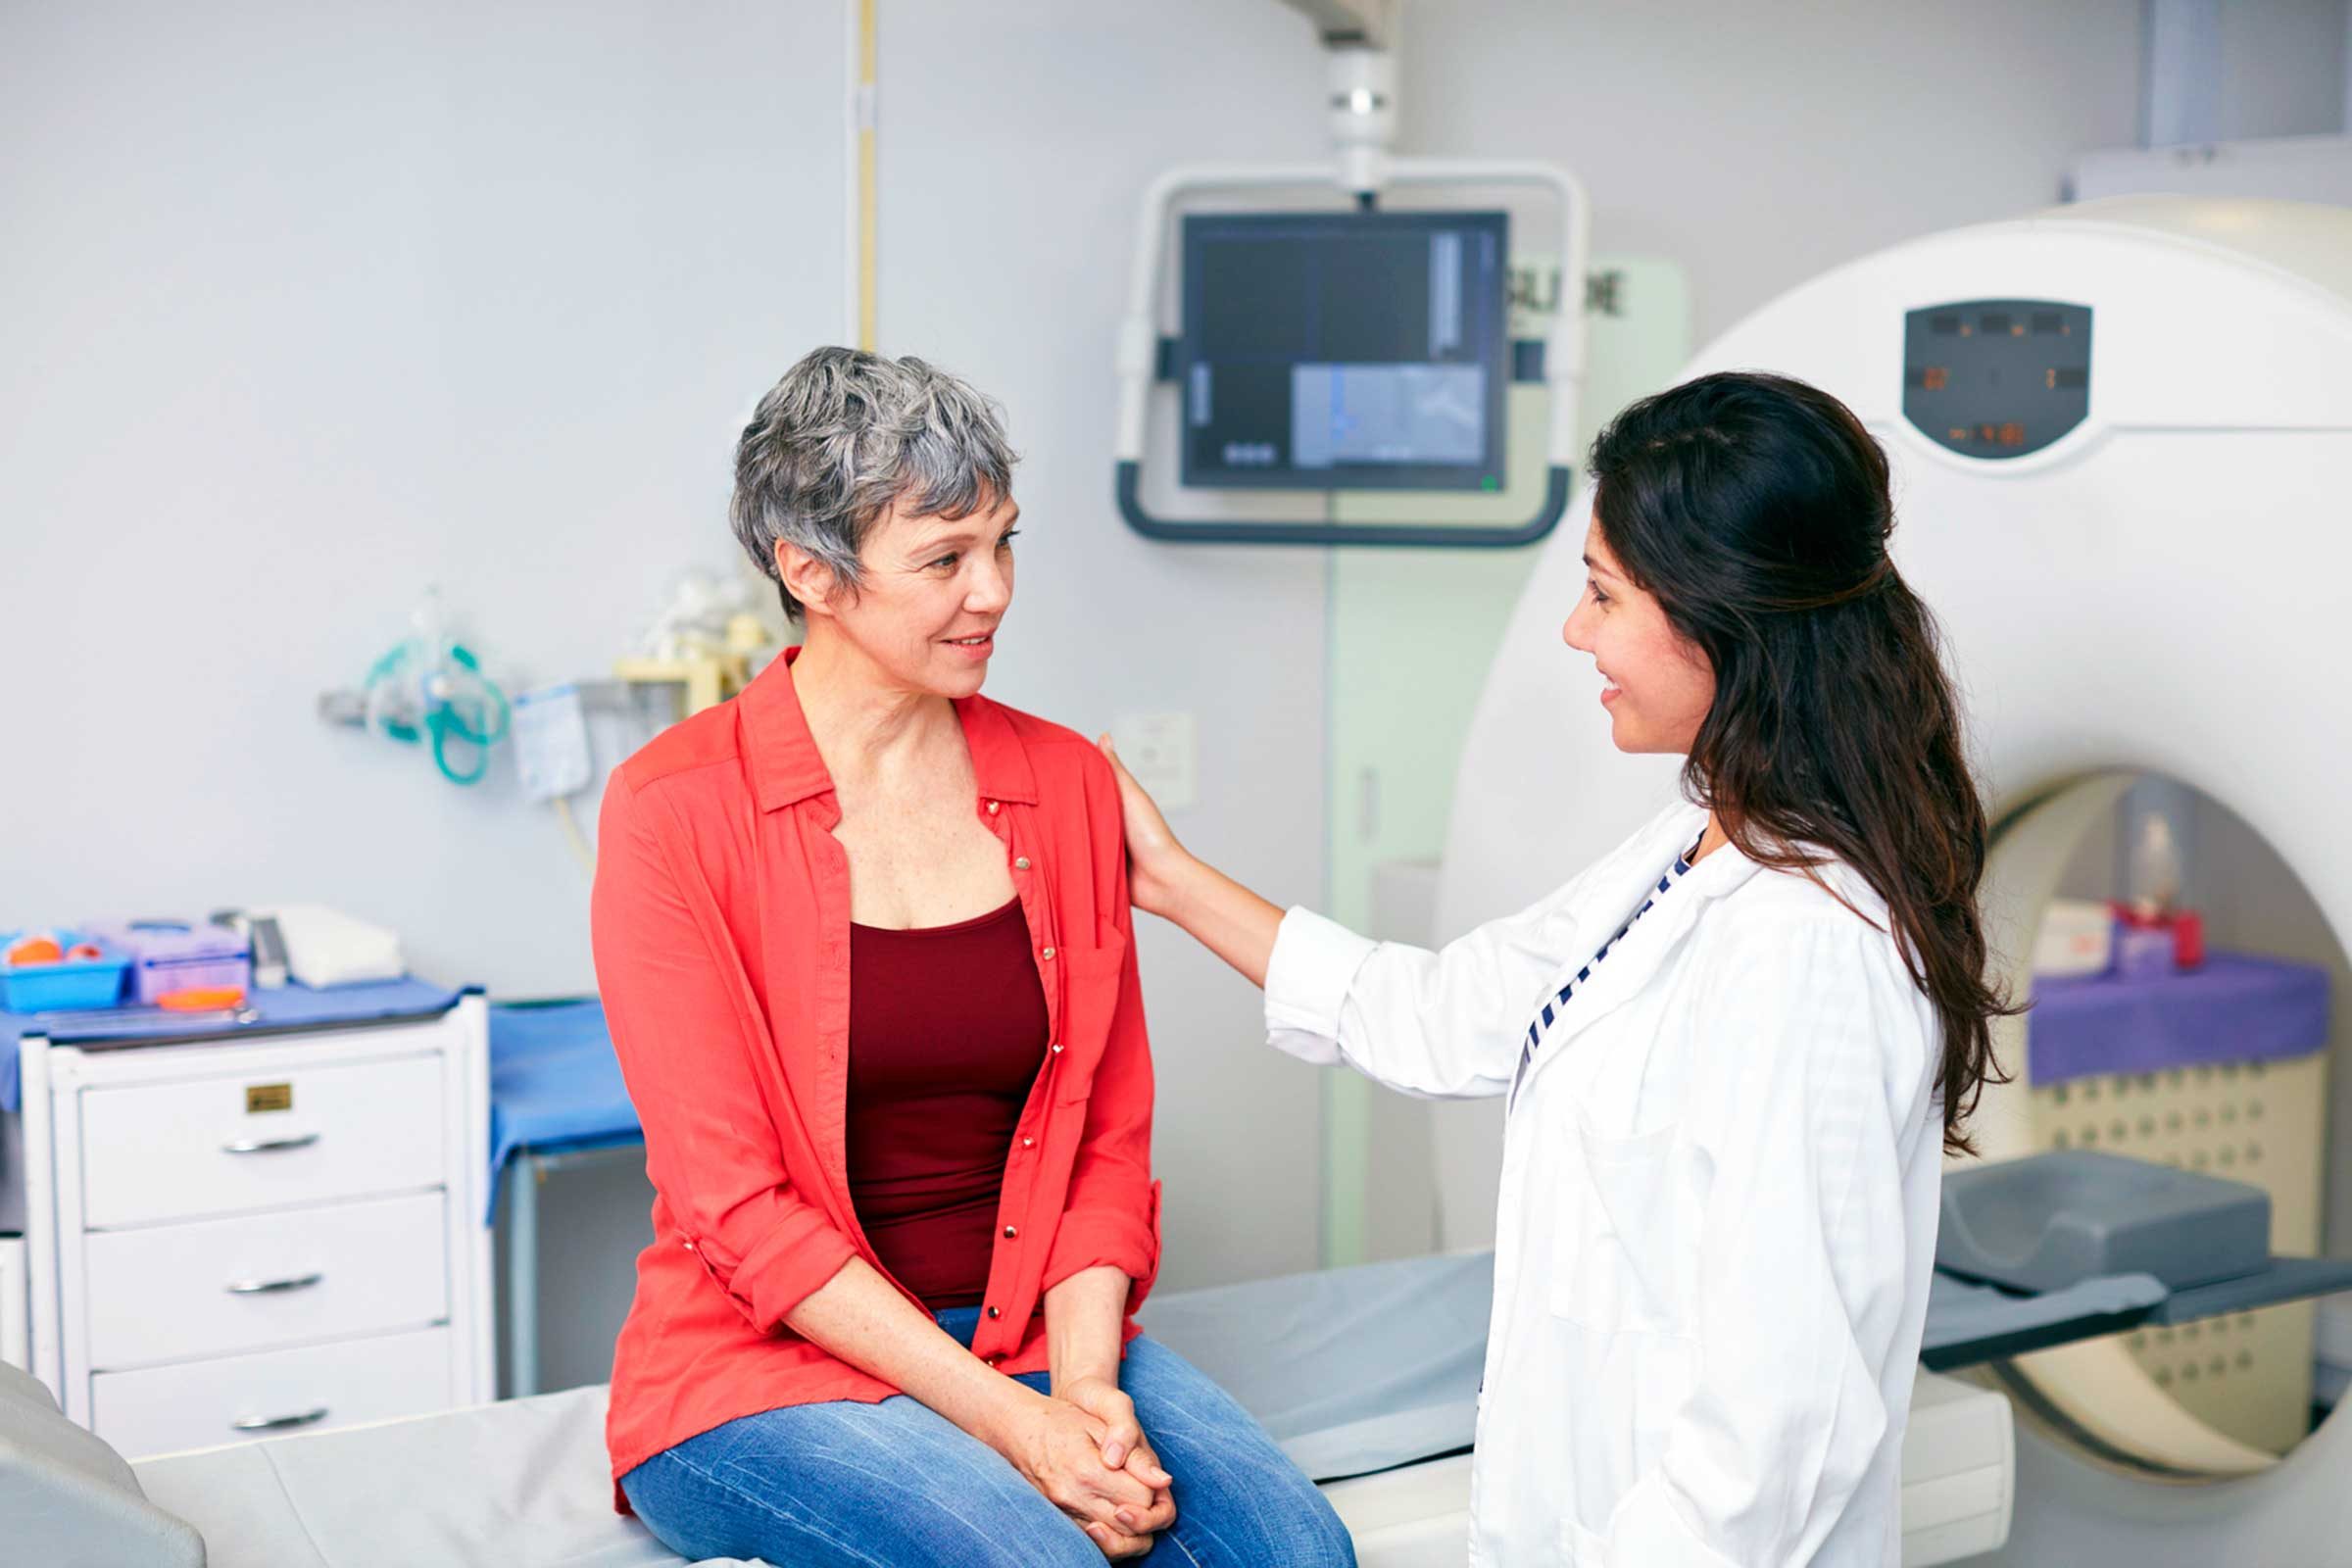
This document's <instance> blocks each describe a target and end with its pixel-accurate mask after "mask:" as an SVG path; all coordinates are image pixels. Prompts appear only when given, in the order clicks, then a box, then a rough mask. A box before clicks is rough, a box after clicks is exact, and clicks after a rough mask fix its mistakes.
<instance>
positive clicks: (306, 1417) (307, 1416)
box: [228, 1404, 326, 1432]
mask: <svg viewBox="0 0 2352 1568" xmlns="http://www.w3.org/2000/svg"><path fill="white" fill-rule="evenodd" d="M325 1419H326V1406H325V1405H323V1404H322V1405H320V1406H319V1408H318V1409H316V1410H305V1411H303V1412H302V1413H301V1414H300V1415H249V1416H247V1417H246V1418H245V1419H244V1420H242V1421H231V1422H230V1423H229V1424H228V1427H229V1430H230V1431H231V1432H283V1431H284V1430H285V1429H286V1428H288V1427H307V1426H309V1425H311V1424H312V1423H313V1422H317V1421H323V1420H325Z"/></svg>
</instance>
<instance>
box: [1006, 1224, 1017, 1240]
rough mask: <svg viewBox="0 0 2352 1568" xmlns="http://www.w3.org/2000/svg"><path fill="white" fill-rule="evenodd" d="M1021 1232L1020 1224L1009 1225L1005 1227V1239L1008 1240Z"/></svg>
mask: <svg viewBox="0 0 2352 1568" xmlns="http://www.w3.org/2000/svg"><path fill="white" fill-rule="evenodd" d="M1020 1234H1021V1228H1020V1227H1019V1226H1018V1225H1007V1226H1005V1240H1006V1241H1008V1242H1009V1241H1011V1240H1012V1239H1013V1238H1014V1237H1015V1236H1018V1235H1020Z"/></svg>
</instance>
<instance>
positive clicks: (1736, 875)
mask: <svg viewBox="0 0 2352 1568" xmlns="http://www.w3.org/2000/svg"><path fill="white" fill-rule="evenodd" d="M1705 821H1706V817H1705V813H1704V812H1693V813H1692V814H1691V817H1690V818H1689V819H1688V820H1682V819H1677V820H1676V821H1674V822H1672V823H1670V824H1668V825H1667V826H1666V827H1665V828H1664V829H1663V830H1662V832H1661V833H1660V834H1659V835H1658V836H1657V838H1656V839H1655V840H1654V841H1653V840H1651V839H1649V838H1647V837H1646V836H1645V838H1644V840H1643V841H1642V843H1641V850H1642V853H1641V854H1640V855H1637V856H1635V857H1633V858H1632V862H1631V863H1630V865H1629V867H1628V873H1629V874H1627V875H1622V876H1612V877H1609V878H1607V879H1605V880H1604V881H1603V883H1602V885H1601V886H1599V887H1596V888H1595V889H1594V891H1593V898H1594V899H1595V900H1596V901H1603V902H1597V903H1595V904H1594V905H1593V909H1594V911H1595V912H1596V913H1599V912H1601V911H1605V910H1608V909H1612V908H1613V909H1615V910H1616V913H1615V914H1614V915H1609V916H1607V917H1606V918H1604V919H1603V920H1601V921H1599V922H1597V923H1596V927H1597V928H1588V929H1590V934H1591V936H1592V941H1591V942H1590V944H1588V946H1589V947H1590V948H1591V949H1592V950H1593V951H1597V950H1598V948H1599V946H1600V943H1601V942H1602V941H1603V940H1605V939H1606V938H1607V937H1608V936H1609V935H1610V934H1612V933H1614V932H1615V931H1616V930H1617V929H1618V928H1619V927H1620V926H1621V925H1623V924H1624V921H1625V919H1626V917H1627V916H1629V915H1631V914H1632V913H1633V912H1634V911H1635V910H1636V909H1638V908H1640V907H1642V903H1643V901H1644V900H1646V899H1649V898H1651V897H1653V896H1654V897H1655V899H1656V901H1657V902H1656V903H1655V904H1654V905H1652V906H1651V907H1650V909H1649V912H1648V913H1646V914H1644V915H1642V918H1640V919H1639V920H1636V921H1634V923H1633V925H1632V927H1631V928H1630V929H1627V930H1626V932H1625V935H1624V936H1623V937H1621V938H1619V939H1618V940H1617V941H1616V942H1614V943H1613V944H1611V946H1610V948H1609V954H1608V956H1607V957H1606V958H1604V959H1602V960H1601V961H1600V962H1598V963H1592V961H1591V960H1592V954H1591V952H1588V953H1587V954H1586V956H1584V957H1582V958H1579V959H1577V960H1576V965H1577V967H1578V968H1583V967H1585V966H1587V965H1588V964H1590V965H1591V972H1590V973H1589V974H1588V975H1587V976H1586V977H1585V978H1584V979H1583V980H1581V981H1578V982H1577V984H1576V987H1575V989H1574V990H1573V991H1572V992H1571V993H1570V994H1569V998H1568V1000H1567V1002H1566V1003H1564V1004H1562V1003H1555V1004H1554V1006H1555V1007H1556V1009H1557V1010H1556V1013H1555V1015H1554V1017H1553V1019H1552V1022H1551V1025H1550V1027H1549V1028H1547V1029H1545V1030H1544V1033H1543V1037H1542V1040H1541V1043H1540V1044H1539V1045H1538V1046H1537V1048H1536V1052H1535V1054H1534V1056H1533V1058H1532V1059H1530V1060H1529V1062H1528V1064H1527V1067H1526V1070H1525V1071H1524V1072H1522V1073H1521V1074H1520V1076H1519V1082H1518V1084H1517V1086H1516V1087H1515V1088H1514V1089H1513V1091H1512V1096H1511V1098H1512V1102H1513V1103H1514V1104H1515V1103H1517V1100H1518V1097H1519V1096H1520V1095H1522V1094H1524V1093H1526V1091H1527V1085H1528V1083H1529V1082H1530V1081H1531V1080H1533V1079H1534V1078H1535V1076H1536V1075H1537V1074H1538V1073H1540V1072H1542V1071H1543V1070H1544V1067H1545V1065H1546V1064H1547V1063H1549V1062H1552V1061H1555V1060H1557V1059H1559V1058H1560V1057H1561V1056H1564V1055H1566V1054H1568V1053H1569V1052H1570V1051H1571V1050H1573V1049H1574V1047H1575V1042H1576V1039H1577V1037H1578V1036H1579V1035H1581V1034H1583V1033H1584V1032H1585V1031H1586V1030H1588V1029H1590V1028H1591V1027H1592V1026H1593V1024H1595V1023H1598V1022H1599V1021H1600V1020H1601V1019H1603V1018H1605V1017H1607V1016H1608V1015H1609V1014H1610V1013H1611V1012H1613V1011H1615V1010H1616V1009H1617V1008H1618V1007H1619V1006H1621V1005H1624V1004H1625V1003H1626V1002H1627V1001H1628V1000H1630V999H1631V998H1633V997H1636V996H1639V995H1640V994H1641V993H1642V990H1643V988H1645V987H1646V986H1648V985H1649V983H1650V982H1651V981H1652V980H1654V979H1655V978H1656V977H1657V973H1658V970H1659V968H1660V967H1661V966H1662V965H1664V963H1665V962H1666V960H1667V958H1668V957H1670V956H1672V955H1673V953H1674V951H1675V950H1676V949H1677V948H1679V947H1680V946H1681V945H1682V944H1683V942H1684V941H1685V940H1686V939H1687V938H1688V937H1689V936H1690V935H1691V930H1692V929H1693V928H1694V927H1696V925H1697V924H1698V917H1699V915H1700V914H1701V913H1702V912H1704V910H1705V908H1706V907H1707V905H1708V904H1710V903H1711V902H1713V901H1714V900H1716V899H1719V898H1722V897H1723V896H1724V895H1725V894H1727V893H1730V892H1731V891H1732V890H1733V889H1735V888H1737V887H1739V886H1740V884H1741V883H1744V882H1745V881H1746V880H1747V879H1748V878H1749V877H1750V876H1753V875H1754V874H1755V872H1756V865H1755V862H1754V861H1752V860H1749V859H1748V858H1746V857H1745V856H1742V855H1741V854H1740V852H1739V851H1738V850H1735V849H1733V848H1731V847H1730V846H1729V845H1726V846H1725V847H1724V848H1722V849H1719V850H1717V851H1716V852H1715V853H1714V854H1712V855H1710V856H1708V857H1707V858H1705V859H1703V860H1701V861H1699V862H1698V864H1696V865H1694V866H1692V867H1691V869H1690V870H1689V871H1688V872H1686V873H1684V874H1683V875H1682V876H1681V877H1679V878H1677V879H1676V880H1675V882H1674V884H1673V886H1672V887H1671V888H1669V889H1668V890H1667V891H1665V892H1663V893H1661V892H1659V891H1658V880H1659V878H1660V877H1661V876H1663V875H1664V874H1665V872H1664V869H1663V868H1664V867H1665V866H1669V865H1671V864H1672V863H1673V861H1674V858H1675V857H1676V856H1677V855H1679V854H1680V853H1681V852H1682V851H1684V850H1687V849H1689V848H1690V847H1691V840H1693V839H1695V838H1696V837H1697V836H1698V833H1699V830H1700V828H1701V827H1702V826H1703V825H1704V823H1705ZM1619 884H1622V885H1619ZM1586 934H1587V930H1580V931H1579V933H1578V936H1579V940H1580V942H1581V941H1582V940H1583V938H1584V937H1585V935H1586ZM1574 973H1575V970H1574V969H1570V970H1566V971H1564V972H1563V973H1562V974H1561V976H1560V978H1559V980H1558V981H1555V982H1554V984H1555V986H1556V985H1559V984H1564V983H1565V982H1566V981H1567V980H1568V978H1569V976H1571V975H1573V974H1574Z"/></svg>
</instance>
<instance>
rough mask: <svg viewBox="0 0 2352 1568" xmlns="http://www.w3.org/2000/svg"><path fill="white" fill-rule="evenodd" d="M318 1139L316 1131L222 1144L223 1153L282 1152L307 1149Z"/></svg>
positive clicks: (242, 1139)
mask: <svg viewBox="0 0 2352 1568" xmlns="http://www.w3.org/2000/svg"><path fill="white" fill-rule="evenodd" d="M318 1141H319V1135H318V1134H317V1133H304V1134H302V1135H300V1136H299V1137H295V1138H240V1139H238V1140H237V1141H236V1142H235V1143H233V1144H222V1145H221V1152H222V1153H224V1154H282V1153H284V1152H286V1151H287V1150H289V1149H308V1148H310V1147H311V1146H312V1145H313V1144H315V1143H317V1142H318Z"/></svg>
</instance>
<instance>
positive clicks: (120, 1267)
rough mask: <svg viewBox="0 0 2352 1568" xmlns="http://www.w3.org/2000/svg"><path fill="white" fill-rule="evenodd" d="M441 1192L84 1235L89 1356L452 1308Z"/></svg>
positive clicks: (174, 1356) (219, 1345) (147, 1360)
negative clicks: (87, 1285) (87, 1281)
mask: <svg viewBox="0 0 2352 1568" xmlns="http://www.w3.org/2000/svg"><path fill="white" fill-rule="evenodd" d="M447 1207H448V1204H447V1201H446V1200H445V1199H444V1198H443V1197H442V1195H441V1194H439V1193H420V1194H417V1195H415V1196H413V1197H408V1198H385V1199H377V1200H375V1201H370V1202H359V1203H338V1204H336V1205H334V1206H332V1207H329V1208H305V1209H295V1210H293V1211H291V1212H287V1213H276V1214H248V1215H244V1216H241V1217H239V1218H236V1219H215V1220H198V1221H196V1222H195V1223H193V1224H186V1225H159V1226H153V1227H150V1228H147V1229H143V1230H130V1231H106V1232H101V1233H99V1234H97V1235H94V1236H91V1237H90V1238H89V1239H88V1241H87V1243H86V1244H85V1246H86V1248H87V1251H86V1254H85V1255H86V1257H87V1260H88V1269H89V1292H88V1295H87V1298H86V1299H87V1300H88V1302H89V1325H90V1364H91V1365H92V1366H93V1367H95V1368H98V1369H99V1370H106V1369H109V1368H116V1367H134V1366H146V1365H150V1364H152V1363H154V1362H157V1361H174V1360H183V1359H191V1358H194V1357H197V1356H209V1355H227V1354H230V1353H232V1352H234V1351H238V1350H258V1349H263V1348H268V1347H270V1346H274V1345H286V1344H291V1343H296V1342H300V1341H304V1340H331V1339H341V1338H346V1337H349V1336H351V1335H355V1334H375V1333H380V1332H382V1331H384V1330H387V1329H404V1328H421V1327H423V1326H424V1325H425V1324H428V1323H434V1322H438V1321H440V1320H442V1319H444V1318H446V1317H447V1316H448V1315H449V1258H448V1251H447V1245H446V1244H447V1237H446V1235H445V1233H444V1226H445V1224H446V1223H447V1221H446V1211H447Z"/></svg>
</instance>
